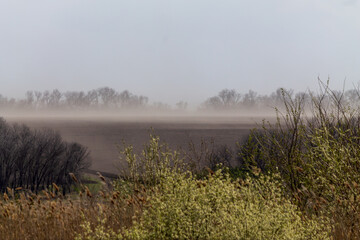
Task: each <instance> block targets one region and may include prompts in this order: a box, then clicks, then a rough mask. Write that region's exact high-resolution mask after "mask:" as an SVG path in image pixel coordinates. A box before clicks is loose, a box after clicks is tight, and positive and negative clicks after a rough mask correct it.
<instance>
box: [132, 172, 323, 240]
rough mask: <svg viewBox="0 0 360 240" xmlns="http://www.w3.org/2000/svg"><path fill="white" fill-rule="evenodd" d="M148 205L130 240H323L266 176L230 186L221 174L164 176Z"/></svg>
mask: <svg viewBox="0 0 360 240" xmlns="http://www.w3.org/2000/svg"><path fill="white" fill-rule="evenodd" d="M150 205H151V207H150V208H148V209H147V210H145V211H144V213H143V216H142V218H141V220H140V221H139V222H137V223H135V225H134V226H133V227H132V228H130V230H129V231H127V233H126V237H128V238H130V239H328V238H329V236H328V232H327V231H326V229H325V227H324V225H323V224H322V223H320V222H319V221H318V222H316V221H314V220H309V219H306V218H305V217H304V216H302V214H301V212H299V211H298V210H297V207H296V206H295V205H293V204H291V203H290V202H289V201H288V200H286V199H285V198H284V196H283V195H282V194H281V186H280V185H279V182H277V181H276V180H274V179H273V178H269V177H264V176H262V177H260V178H259V179H258V180H256V181H253V180H251V179H247V180H245V181H243V182H242V183H240V182H232V180H231V179H230V177H229V176H228V175H224V174H223V173H222V172H221V170H218V171H216V172H215V174H214V175H212V176H209V178H208V179H206V180H196V179H195V178H194V177H193V176H192V175H191V174H190V173H189V174H169V175H167V176H166V177H165V178H164V179H163V180H162V181H161V183H160V184H159V185H158V186H157V187H156V194H154V196H152V198H151V200H150Z"/></svg>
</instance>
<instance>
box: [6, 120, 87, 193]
mask: <svg viewBox="0 0 360 240" xmlns="http://www.w3.org/2000/svg"><path fill="white" fill-rule="evenodd" d="M88 153H89V152H88V150H87V148H86V147H84V146H82V145H80V144H78V143H68V142H65V141H63V140H62V138H61V136H60V135H59V134H58V133H57V132H55V131H53V130H50V129H48V130H32V129H30V128H29V127H27V126H26V125H19V124H9V123H7V122H6V121H5V120H3V119H0V192H4V191H5V190H6V188H7V187H10V188H18V187H22V188H24V189H30V190H32V191H33V192H39V191H40V190H43V189H46V188H48V187H49V186H51V185H52V184H53V183H55V184H56V185H57V186H60V187H61V188H62V190H63V193H65V192H66V191H69V190H70V186H71V185H72V184H73V183H74V182H73V180H72V179H71V176H70V174H71V173H72V174H74V175H75V176H79V174H80V172H81V171H82V170H84V169H86V168H88V167H89V166H90V162H89V161H88V158H87V157H88Z"/></svg>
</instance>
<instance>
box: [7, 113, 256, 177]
mask: <svg viewBox="0 0 360 240" xmlns="http://www.w3.org/2000/svg"><path fill="white" fill-rule="evenodd" d="M5 119H6V120H7V121H8V122H16V123H24V124H26V125H28V126H30V127H32V128H35V129H42V128H51V129H54V130H56V131H58V132H59V133H60V134H61V136H62V137H63V139H64V140H66V141H70V142H78V143H80V144H82V145H84V146H86V147H88V149H89V150H90V158H91V161H92V166H91V168H90V169H92V170H96V171H102V172H108V173H118V172H119V169H118V168H121V167H122V163H121V161H120V160H119V147H122V146H123V142H125V143H126V144H131V145H133V146H134V148H135V149H136V152H138V153H140V151H141V150H142V148H143V145H144V144H145V143H146V142H147V141H148V139H149V134H150V133H151V132H152V131H153V132H154V133H155V134H156V135H159V136H160V138H161V140H163V141H165V142H167V143H168V145H169V146H170V147H171V148H173V149H177V148H182V149H184V150H186V149H187V148H188V144H189V142H190V141H193V142H194V143H195V144H197V145H199V144H200V142H201V140H202V139H204V140H207V141H210V140H211V139H212V140H213V141H214V143H215V144H216V145H227V146H229V147H232V148H234V147H235V146H236V142H237V141H239V140H240V141H241V140H242V139H243V138H244V137H245V136H246V135H247V134H248V133H249V132H250V129H252V128H254V127H256V123H260V122H261V120H262V119H261V118H259V117H256V118H251V117H244V116H242V117H223V118H222V117H213V116H212V117H207V116H202V117H189V116H186V117H179V116H175V117H166V118H165V117H153V118H149V117H141V116H138V117H133V118H130V117H124V118H121V117H111V118H105V117H92V118H88V117H86V118H81V117H74V118H72V117H59V116H55V117H24V116H22V117H19V116H17V117H6V118H5ZM151 129H153V130H151Z"/></svg>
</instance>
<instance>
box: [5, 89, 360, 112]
mask: <svg viewBox="0 0 360 240" xmlns="http://www.w3.org/2000/svg"><path fill="white" fill-rule="evenodd" d="M283 91H285V92H286V93H287V95H289V96H291V97H295V98H302V99H303V102H304V103H305V104H310V103H311V102H312V98H314V97H316V96H319V95H321V93H315V92H311V91H307V92H295V91H293V90H287V89H283V88H278V89H277V90H275V91H274V92H272V93H270V94H268V95H266V94H265V95H261V94H258V93H257V92H255V91H253V90H249V91H248V92H247V93H240V92H239V91H237V90H235V89H223V90H221V91H220V92H219V93H218V94H217V95H216V96H212V97H209V98H208V99H206V100H205V101H204V102H203V103H202V104H201V105H200V106H199V107H198V110H199V111H209V110H210V111H211V110H216V111H218V110H231V111H234V110H256V109H263V108H268V107H279V106H282V105H283V104H282V92H283ZM358 93H359V91H357V90H356V89H351V90H347V91H335V90H334V91H333V94H335V95H337V96H338V97H339V99H340V100H341V101H342V102H343V103H350V104H353V103H358V102H359V95H358ZM323 102H324V103H326V102H330V100H329V99H324V101H323ZM187 107H188V103H187V102H185V101H179V102H177V103H176V104H175V108H173V107H172V106H171V105H169V104H167V103H162V102H153V103H152V104H150V103H149V98H148V97H146V96H143V95H135V94H132V93H131V92H129V91H127V90H125V91H122V92H119V91H116V90H114V89H113V88H109V87H103V88H98V89H94V90H90V91H88V92H84V91H67V92H60V91H59V90H57V89H54V90H52V91H49V90H46V91H43V92H40V91H28V92H26V94H25V98H23V99H14V98H7V97H4V96H2V95H1V94H0V109H5V110H6V109H31V110H49V109H51V110H100V109H112V110H130V109H138V110H146V109H150V110H153V109H155V110H161V111H172V110H179V111H185V110H186V109H187Z"/></svg>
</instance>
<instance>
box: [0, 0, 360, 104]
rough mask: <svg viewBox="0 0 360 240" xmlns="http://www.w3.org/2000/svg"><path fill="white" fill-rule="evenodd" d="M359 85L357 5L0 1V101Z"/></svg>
mask: <svg viewBox="0 0 360 240" xmlns="http://www.w3.org/2000/svg"><path fill="white" fill-rule="evenodd" d="M318 76H320V77H321V78H322V79H327V77H328V76H330V78H331V84H332V86H333V87H334V88H341V87H342V84H343V81H344V79H345V78H346V84H347V86H348V87H351V86H352V85H353V84H357V83H358V82H359V81H360V3H359V2H358V1H357V0H233V1H232V0H223V1H220V0H217V1H213V0H143V1H140V0H127V1H122V0H97V1H94V0H61V1H53V0H46V1H45V0H32V1H29V0H7V1H4V0H0V83H1V87H0V93H1V94H3V95H5V96H14V97H22V96H24V93H25V91H26V90H46V89H54V88H58V89H59V90H61V91H66V90H89V89H93V88H98V87H102V86H109V87H113V88H115V89H117V90H119V91H121V90H125V89H127V90H130V91H131V92H133V93H136V94H142V95H146V96H148V97H149V98H150V100H152V101H165V102H169V103H171V104H173V103H175V102H177V101H179V100H185V101H188V102H191V103H195V104H196V103H199V102H202V101H203V100H205V98H207V97H209V96H213V95H215V94H217V92H218V91H220V90H221V89H223V88H234V89H236V90H238V91H240V92H246V91H248V90H249V89H253V90H255V91H257V92H259V93H270V92H272V91H273V90H275V89H276V88H277V87H280V86H282V87H286V88H292V89H295V90H306V88H308V87H310V88H312V89H314V88H316V86H317V80H316V79H317V77H318Z"/></svg>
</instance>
